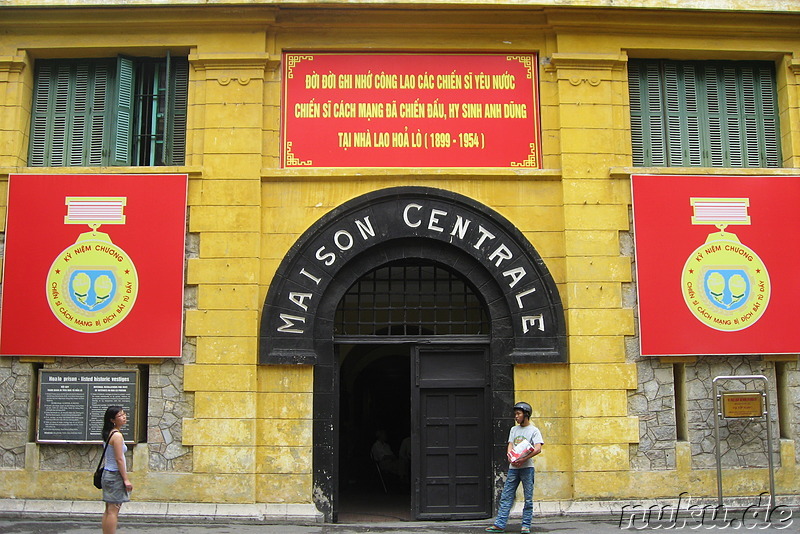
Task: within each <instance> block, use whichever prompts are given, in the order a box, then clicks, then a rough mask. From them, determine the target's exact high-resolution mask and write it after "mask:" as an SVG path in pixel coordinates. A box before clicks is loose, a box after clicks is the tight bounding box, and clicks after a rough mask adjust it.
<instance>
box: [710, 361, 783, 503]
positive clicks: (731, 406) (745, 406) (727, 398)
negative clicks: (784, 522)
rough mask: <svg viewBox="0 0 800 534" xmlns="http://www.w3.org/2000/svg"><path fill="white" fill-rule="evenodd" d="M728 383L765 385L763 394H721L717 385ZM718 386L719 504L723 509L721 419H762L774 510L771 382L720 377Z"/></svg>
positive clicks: (752, 377)
mask: <svg viewBox="0 0 800 534" xmlns="http://www.w3.org/2000/svg"><path fill="white" fill-rule="evenodd" d="M725 380H739V381H742V380H758V381H761V382H763V384H764V389H763V391H761V392H759V391H736V392H725V393H722V394H720V393H718V389H717V383H718V382H720V381H725ZM713 385H714V413H715V417H714V440H715V441H716V447H715V449H716V457H717V503H718V504H719V506H722V454H721V453H720V445H719V420H720V419H761V418H762V417H763V418H764V419H765V420H766V422H767V461H768V463H769V496H770V503H771V507H774V506H775V469H774V466H773V465H772V425H771V422H772V420H771V418H770V415H769V383H768V381H767V377H766V376H764V375H742V376H718V377H716V378H714V380H713Z"/></svg>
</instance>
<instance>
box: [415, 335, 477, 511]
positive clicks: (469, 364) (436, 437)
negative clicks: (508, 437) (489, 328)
mask: <svg viewBox="0 0 800 534" xmlns="http://www.w3.org/2000/svg"><path fill="white" fill-rule="evenodd" d="M414 356H415V357H414V385H413V389H414V393H413V394H412V413H411V416H412V424H411V426H412V443H413V444H414V446H415V448H416V452H417V454H412V473H414V474H415V475H416V476H415V477H414V488H413V492H412V493H413V494H412V501H413V502H412V508H413V512H414V515H415V517H416V518H417V519H442V520H444V519H479V518H486V517H490V516H491V504H492V503H491V496H492V483H491V476H490V475H491V458H490V456H491V454H490V450H491V434H492V433H491V418H490V416H489V415H490V414H489V408H488V407H489V399H490V398H491V392H490V391H489V365H488V358H487V351H486V349H484V348H474V347H471V348H464V347H451V348H429V347H417V348H416V350H415V354H414Z"/></svg>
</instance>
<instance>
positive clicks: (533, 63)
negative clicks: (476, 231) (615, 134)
mask: <svg viewBox="0 0 800 534" xmlns="http://www.w3.org/2000/svg"><path fill="white" fill-rule="evenodd" d="M283 59H284V61H283V82H284V83H283V110H284V111H283V117H282V123H283V124H282V140H281V142H282V147H283V150H282V165H283V166H284V167H369V168H375V167H426V168H429V167H437V168H443V167H444V168H470V167H523V168H539V167H540V166H541V165H540V162H541V152H540V146H541V135H540V121H539V103H538V95H537V88H538V79H537V72H538V70H537V56H536V55H535V54H469V55H467V54H438V55H434V54H316V53H286V54H284V58H283Z"/></svg>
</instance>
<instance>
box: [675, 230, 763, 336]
mask: <svg viewBox="0 0 800 534" xmlns="http://www.w3.org/2000/svg"><path fill="white" fill-rule="evenodd" d="M681 285H682V290H683V298H684V300H685V301H686V305H687V306H688V307H689V310H691V312H692V314H694V316H695V317H697V319H698V320H699V321H700V322H702V323H703V324H705V325H707V326H709V327H711V328H714V329H715V330H722V331H725V332H735V331H737V330H743V329H745V328H747V327H749V326H751V325H753V324H754V323H755V322H756V321H758V320H759V319H760V318H761V316H762V315H763V314H764V311H765V310H766V309H767V304H769V297H770V292H771V286H770V280H769V274H768V273H767V268H766V266H765V265H764V262H763V261H761V258H759V257H758V254H756V253H755V252H753V250H752V249H751V248H750V247H748V246H746V245H743V244H742V243H741V242H740V241H739V239H738V238H737V237H736V235H734V234H732V233H726V232H720V233H716V234H711V235H710V236H709V238H708V240H707V241H706V243H705V244H704V245H702V246H700V247H698V248H697V249H695V251H694V252H693V253H692V255H691V256H689V259H688V260H687V261H686V265H684V267H683V276H682V278H681Z"/></svg>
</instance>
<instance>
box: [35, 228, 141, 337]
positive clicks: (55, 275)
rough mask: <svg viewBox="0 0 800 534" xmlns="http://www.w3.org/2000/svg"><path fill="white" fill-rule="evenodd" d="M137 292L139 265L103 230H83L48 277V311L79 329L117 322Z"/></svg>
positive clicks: (101, 328) (97, 329)
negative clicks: (84, 231)
mask: <svg viewBox="0 0 800 534" xmlns="http://www.w3.org/2000/svg"><path fill="white" fill-rule="evenodd" d="M137 293H138V277H137V274H136V267H135V266H134V265H133V262H132V261H131V259H130V258H129V257H128V255H127V254H126V253H125V251H123V250H122V249H121V248H119V247H118V246H116V245H114V244H113V243H112V242H111V240H110V239H109V237H108V234H104V233H102V232H87V233H85V234H81V236H80V237H79V238H78V241H77V242H76V243H75V244H74V245H72V246H70V247H67V248H66V249H64V251H63V252H61V254H59V255H58V257H57V258H56V259H55V261H54V262H53V265H52V266H51V267H50V271H49V274H48V277H47V301H48V303H49V304H50V310H51V311H52V312H53V315H55V316H56V318H57V319H58V320H59V321H61V322H62V323H63V324H64V325H65V326H67V327H69V328H71V329H73V330H77V331H78V332H85V333H97V332H103V331H105V330H108V329H109V328H113V327H115V326H117V325H118V324H119V323H120V322H122V321H123V320H124V319H125V317H127V315H128V314H129V313H130V311H131V309H132V308H133V304H134V303H135V302H136V295H137Z"/></svg>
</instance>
